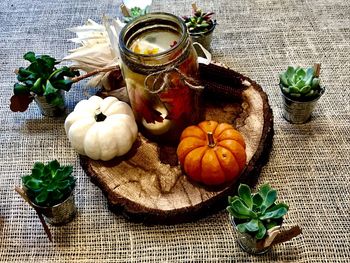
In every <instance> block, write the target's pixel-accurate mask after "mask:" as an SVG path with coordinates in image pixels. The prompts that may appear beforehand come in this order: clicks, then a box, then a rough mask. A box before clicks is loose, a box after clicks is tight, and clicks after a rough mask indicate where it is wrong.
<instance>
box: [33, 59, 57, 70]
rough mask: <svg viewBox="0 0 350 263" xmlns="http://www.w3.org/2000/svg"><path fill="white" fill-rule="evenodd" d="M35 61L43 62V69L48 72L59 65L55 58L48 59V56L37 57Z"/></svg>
mask: <svg viewBox="0 0 350 263" xmlns="http://www.w3.org/2000/svg"><path fill="white" fill-rule="evenodd" d="M37 59H41V60H42V61H43V62H44V65H45V67H46V68H48V69H50V70H52V69H53V68H54V66H55V65H56V64H58V63H59V62H56V59H55V58H53V57H50V56H48V55H41V56H37Z"/></svg>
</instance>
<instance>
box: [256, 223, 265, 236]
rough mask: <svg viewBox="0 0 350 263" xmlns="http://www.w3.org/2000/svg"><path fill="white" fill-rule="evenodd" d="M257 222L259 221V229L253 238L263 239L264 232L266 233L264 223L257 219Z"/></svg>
mask: <svg viewBox="0 0 350 263" xmlns="http://www.w3.org/2000/svg"><path fill="white" fill-rule="evenodd" d="M258 223H259V229H258V232H257V233H256V235H255V238H256V239H263V238H264V236H265V234H266V227H265V226H264V224H263V223H262V222H261V221H259V222H258Z"/></svg>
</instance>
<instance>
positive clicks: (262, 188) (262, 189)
mask: <svg viewBox="0 0 350 263" xmlns="http://www.w3.org/2000/svg"><path fill="white" fill-rule="evenodd" d="M270 190H271V186H270V185H269V184H263V185H262V186H260V188H259V194H260V196H261V197H262V198H263V199H265V198H266V196H267V193H268V192H269V191H270Z"/></svg>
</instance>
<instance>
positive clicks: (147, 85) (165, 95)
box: [119, 13, 203, 143]
mask: <svg viewBox="0 0 350 263" xmlns="http://www.w3.org/2000/svg"><path fill="white" fill-rule="evenodd" d="M119 50H120V57H121V60H122V65H121V69H122V74H123V77H124V80H125V82H126V86H127V90H128V94H129V99H130V103H131V107H132V109H133V111H134V114H135V118H136V121H137V122H138V124H139V126H140V130H141V132H142V133H143V134H144V135H145V136H146V137H148V138H150V139H151V140H154V141H157V142H163V143H177V142H178V140H179V137H180V135H181V132H182V130H183V129H184V128H185V127H187V126H189V125H191V124H194V123H196V122H198V121H199V120H200V107H199V96H200V93H201V90H202V88H203V87H202V86H200V85H199V71H198V62H197V54H196V51H195V49H194V47H193V45H192V42H191V38H190V36H189V34H188V32H187V28H186V25H185V24H184V23H183V21H182V20H181V19H180V18H179V17H177V16H174V15H172V14H167V13H150V14H147V15H144V16H141V17H138V18H137V19H135V20H133V21H131V22H130V23H129V24H127V25H126V26H125V27H124V28H123V30H122V31H121V33H120V36H119Z"/></svg>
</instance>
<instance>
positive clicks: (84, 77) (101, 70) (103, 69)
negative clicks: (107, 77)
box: [72, 66, 119, 82]
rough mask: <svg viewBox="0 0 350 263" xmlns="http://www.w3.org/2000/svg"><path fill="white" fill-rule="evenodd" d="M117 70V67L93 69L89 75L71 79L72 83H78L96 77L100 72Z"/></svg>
mask: <svg viewBox="0 0 350 263" xmlns="http://www.w3.org/2000/svg"><path fill="white" fill-rule="evenodd" d="M117 69H119V66H109V67H105V68H100V69H95V70H93V71H91V72H89V73H86V74H85V75H81V76H78V77H74V78H72V81H73V82H78V81H80V80H82V79H86V78H88V77H91V76H93V75H96V74H98V73H101V72H108V71H112V70H117Z"/></svg>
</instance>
